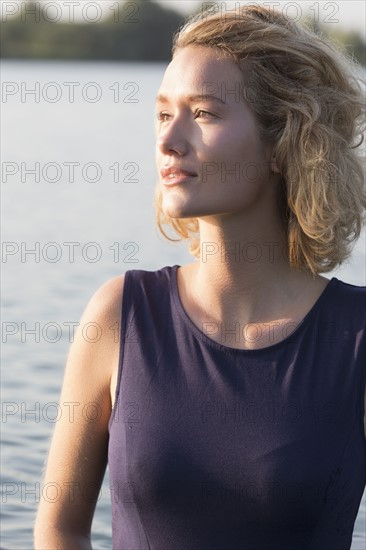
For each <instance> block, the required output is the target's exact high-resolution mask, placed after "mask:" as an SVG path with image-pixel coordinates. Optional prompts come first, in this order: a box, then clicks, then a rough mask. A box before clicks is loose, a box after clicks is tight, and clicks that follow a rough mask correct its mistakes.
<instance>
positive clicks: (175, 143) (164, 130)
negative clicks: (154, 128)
mask: <svg viewBox="0 0 366 550" xmlns="http://www.w3.org/2000/svg"><path fill="white" fill-rule="evenodd" d="M187 132H188V129H187V127H186V125H185V124H184V122H183V121H182V120H180V119H179V118H178V117H175V118H174V119H173V120H171V121H169V122H166V123H165V124H164V125H163V126H162V127H161V128H160V130H159V131H158V137H157V147H158V149H159V151H160V152H161V153H162V154H163V155H174V154H177V155H179V156H182V155H185V154H186V153H187V152H188V148H189V143H188V140H187Z"/></svg>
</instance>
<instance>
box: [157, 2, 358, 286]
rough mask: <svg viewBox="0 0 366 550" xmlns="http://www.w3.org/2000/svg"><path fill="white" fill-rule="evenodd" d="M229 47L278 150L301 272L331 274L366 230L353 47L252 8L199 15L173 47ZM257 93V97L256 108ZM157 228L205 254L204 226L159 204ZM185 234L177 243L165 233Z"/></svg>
mask: <svg viewBox="0 0 366 550" xmlns="http://www.w3.org/2000/svg"><path fill="white" fill-rule="evenodd" d="M189 45H200V46H207V47H214V48H219V49H220V50H223V51H225V52H226V53H228V54H229V55H230V56H231V58H232V59H233V60H234V62H235V63H236V64H237V65H238V67H239V68H240V69H241V72H242V75H243V82H242V86H243V88H242V89H243V93H244V95H245V98H244V99H245V100H246V101H247V102H248V101H249V104H250V106H251V108H252V111H253V112H254V114H255V116H256V119H257V123H258V127H259V130H260V133H261V137H262V139H263V140H264V141H268V142H270V143H273V144H274V149H273V152H274V155H275V158H276V162H277V166H278V168H279V170H280V173H281V177H282V182H281V183H282V185H281V189H282V195H281V198H280V204H279V211H280V213H281V219H282V221H283V223H284V228H285V231H286V238H287V254H288V260H289V262H290V263H291V265H292V266H293V267H295V268H297V269H299V270H310V271H311V272H312V274H313V275H315V274H316V273H320V272H327V271H331V270H332V269H334V268H335V267H336V266H337V265H339V264H341V263H342V262H344V261H345V260H346V259H347V258H348V257H349V256H350V254H351V252H352V248H351V244H352V243H353V242H354V241H356V240H357V239H358V237H359V236H360V233H361V230H362V227H363V224H364V223H365V208H366V191H365V185H364V168H363V166H364V164H363V163H364V157H365V155H364V152H362V150H361V148H360V146H361V145H362V143H363V139H364V136H363V133H364V130H365V110H366V105H365V103H366V101H365V91H364V90H365V88H364V85H365V81H364V80H363V79H362V78H360V71H361V68H362V67H361V65H359V64H358V63H357V62H355V61H354V60H353V58H352V57H351V56H350V55H349V54H347V53H346V51H345V49H344V48H342V47H341V46H338V45H336V44H335V43H333V41H331V40H330V39H328V38H325V37H324V36H322V35H320V34H319V35H318V34H316V33H315V32H313V31H312V30H310V28H307V27H305V26H301V25H299V24H297V23H295V22H293V21H291V20H290V19H289V18H288V17H286V16H284V15H283V14H282V13H281V12H279V11H274V10H270V9H268V8H265V7H261V6H258V5H245V6H241V7H240V8H237V9H236V10H232V11H227V12H225V14H224V15H223V14H220V13H212V12H210V11H207V12H200V13H197V14H195V15H194V16H192V17H190V18H189V19H188V20H187V21H186V23H185V24H184V25H183V27H182V28H181V29H179V30H178V31H177V32H176V34H175V36H174V40H173V49H172V54H173V58H174V55H175V54H176V52H177V51H178V50H179V49H181V48H184V47H185V46H189ZM253 90H254V91H255V99H254V100H250V99H249V100H248V98H250V94H251V93H252V95H253ZM154 206H155V218H156V224H157V226H158V228H159V230H160V232H161V233H162V234H163V235H164V237H165V238H167V239H168V240H170V241H181V240H182V239H188V240H189V248H188V249H189V252H190V253H191V254H192V255H193V256H195V257H199V255H200V237H199V225H198V220H197V219H196V218H184V219H183V218H170V217H169V216H167V215H166V214H165V213H164V212H163V210H162V193H161V190H160V186H157V188H156V192H155V196H154ZM167 224H168V225H170V226H171V227H172V228H173V230H174V231H175V233H176V234H177V235H179V236H180V238H178V239H173V238H171V237H170V236H168V235H167V234H166V232H165V231H164V229H163V225H167Z"/></svg>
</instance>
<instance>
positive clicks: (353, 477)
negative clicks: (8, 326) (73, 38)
mask: <svg viewBox="0 0 366 550" xmlns="http://www.w3.org/2000/svg"><path fill="white" fill-rule="evenodd" d="M351 66H352V65H351V60H350V59H348V58H347V56H346V55H345V54H342V53H341V52H339V51H337V50H336V49H335V47H334V46H333V45H329V44H328V42H327V41H325V40H323V39H321V38H319V37H317V36H316V35H314V34H313V33H311V32H310V31H308V30H306V29H305V28H302V27H300V26H299V25H298V24H295V23H293V22H291V21H290V20H288V19H287V18H286V17H284V16H283V15H282V14H281V13H278V12H271V11H270V10H267V9H265V8H263V7H258V6H246V7H241V8H240V9H238V10H236V11H232V12H226V11H225V14H222V13H216V14H199V15H197V16H196V17H195V18H192V19H191V20H189V21H188V22H187V24H186V26H185V27H184V28H183V29H181V30H180V32H179V33H178V34H177V35H176V37H175V42H174V46H173V59H172V62H171V63H170V64H169V66H168V68H167V70H166V72H165V75H164V78H163V81H162V83H161V86H160V89H159V92H158V95H157V118H158V120H157V167H158V171H159V175H160V181H159V183H158V186H157V190H156V212H157V223H158V225H159V227H160V228H161V230H162V231H163V228H162V226H163V225H164V224H171V226H172V227H173V229H175V231H176V232H177V233H178V234H179V235H180V236H181V237H183V238H186V239H190V250H191V252H192V254H193V255H194V256H195V257H196V260H195V261H194V262H193V263H191V264H188V265H186V266H182V267H180V266H167V267H164V268H162V269H160V270H158V271H155V272H149V271H144V270H131V271H127V272H126V273H125V275H124V276H120V277H117V278H115V279H112V280H110V281H108V282H107V283H106V284H105V285H104V286H102V287H101V288H100V289H99V290H98V291H97V292H96V294H95V295H94V296H93V297H92V299H91V301H90V303H89V304H88V306H87V308H86V310H85V312H84V314H83V318H82V321H81V327H82V326H83V325H84V324H85V323H89V322H97V323H98V324H99V325H100V326H101V328H102V335H103V336H102V338H101V339H100V340H99V341H98V342H97V343H93V344H90V343H88V342H85V341H84V340H83V337H82V334H81V332H82V331H81V330H80V331H79V333H78V334H77V336H76V339H75V342H74V343H73V345H72V347H71V350H70V355H69V358H68V362H67V366H66V371H65V379H64V385H63V390H62V395H61V400H60V401H61V407H62V410H63V413H64V414H63V416H62V417H61V419H60V421H59V422H58V424H57V426H56V429H55V433H54V437H53V441H52V445H51V450H50V455H49V459H48V465H47V471H46V476H45V483H50V482H56V483H57V484H58V485H59V486H60V487H67V491H66V490H64V491H62V496H61V497H60V498H59V499H58V500H57V502H55V503H52V504H51V503H50V502H45V501H42V502H41V503H40V507H39V512H38V517H37V522H36V528H35V540H36V548H38V549H42V550H44V549H46V548H73V549H79V548H80V549H84V548H85V549H87V548H91V543H90V529H91V523H92V517H93V513H94V508H95V503H96V500H97V497H98V492H99V490H100V487H101V483H102V479H103V476H104V472H105V468H106V464H107V461H108V462H109V469H110V484H111V497H112V507H113V548H115V549H118V550H120V549H122V548H126V549H127V548H130V549H132V548H133V549H134V550H135V549H136V550H137V549H138V548H141V549H142V548H144V549H145V548H146V549H147V548H151V549H153V548H154V549H158V550H166V549H173V548H174V549H183V548H184V549H187V550H188V549H189V550H193V549H200V550H203V549H207V550H213V549H234V548H235V549H238V548H245V549H246V550H262V549H263V550H264V549H265V550H274V549H275V550H286V549H291V550H292V549H293V548H296V549H297V550H299V549H308V550H310V549H311V550H324V549H332V550H345V549H349V548H350V545H351V540H352V531H353V525H354V521H355V518H356V515H357V512H358V508H359V504H360V500H361V497H362V493H363V490H364V487H365V482H366V473H365V472H366V426H364V423H363V419H364V396H365V397H366V393H365V386H366V372H365V365H366V333H365V324H366V323H365V303H366V288H365V287H357V286H354V285H350V284H347V283H345V282H342V281H340V280H338V279H337V278H335V277H333V278H332V279H331V280H329V279H327V278H326V277H323V276H321V275H319V273H321V272H327V271H330V270H332V269H333V268H335V267H336V266H337V265H338V264H340V263H341V262H343V261H344V260H345V259H346V258H347V257H348V256H349V254H350V243H351V242H352V241H353V240H355V239H357V238H358V236H359V235H360V230H361V227H362V223H363V215H364V209H365V206H366V196H365V190H364V188H363V171H362V161H361V155H360V152H359V149H358V146H359V145H360V139H359V138H360V135H361V136H362V131H363V126H362V125H363V124H364V121H365V117H364V99H363V98H364V96H363V93H362V91H361V88H360V86H359V85H358V83H357V81H356V80H355V79H354V78H353V73H352V71H351ZM361 142H362V140H361ZM164 234H165V232H164ZM168 238H170V237H168ZM116 323H117V324H118V325H119V324H120V327H121V330H120V339H116V338H115V330H114V328H115V326H117V325H116ZM70 403H78V404H80V405H82V407H81V406H78V407H77V408H76V407H75V409H74V410H75V414H74V417H73V418H72V419H70ZM91 404H92V405H91ZM90 407H94V413H95V414H91V413H90ZM86 408H87V410H88V411H89V413H88V414H81V412H79V411H82V410H86ZM111 411H112V412H111Z"/></svg>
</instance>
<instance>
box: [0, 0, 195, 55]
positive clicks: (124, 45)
mask: <svg viewBox="0 0 366 550" xmlns="http://www.w3.org/2000/svg"><path fill="white" fill-rule="evenodd" d="M116 4H117V2H116ZM120 4H121V9H120V10H119V11H117V10H116V9H114V11H113V12H112V11H111V14H110V16H109V17H107V18H104V19H103V20H101V21H100V22H97V23H93V22H85V21H81V22H77V21H75V22H73V23H69V22H62V21H60V22H50V21H49V20H47V18H45V17H44V14H42V5H41V3H40V2H28V3H27V5H26V8H25V9H23V13H19V14H18V15H14V16H13V17H9V18H8V19H7V21H6V22H4V21H3V22H2V25H1V26H2V32H1V57H3V58H23V59H24V58H26V59H29V58H38V59H95V60H126V61H129V60H131V61H132V60H145V61H153V60H154V61H159V60H168V59H169V58H170V54H171V46H172V36H173V33H174V32H175V31H176V30H177V29H178V28H179V27H180V25H181V24H182V23H183V21H184V17H183V16H182V15H181V14H179V13H177V12H176V11H174V10H172V9H167V8H165V7H162V6H161V5H160V4H156V3H155V2H152V1H147V0H133V1H131V2H121V3H120ZM127 4H128V5H127ZM126 8H127V9H126Z"/></svg>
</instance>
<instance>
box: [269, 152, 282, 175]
mask: <svg viewBox="0 0 366 550" xmlns="http://www.w3.org/2000/svg"><path fill="white" fill-rule="evenodd" d="M270 168H271V170H272V172H276V173H277V174H279V173H280V170H279V168H278V166H277V162H276V157H275V154H274V153H273V154H272V157H271V163H270Z"/></svg>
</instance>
